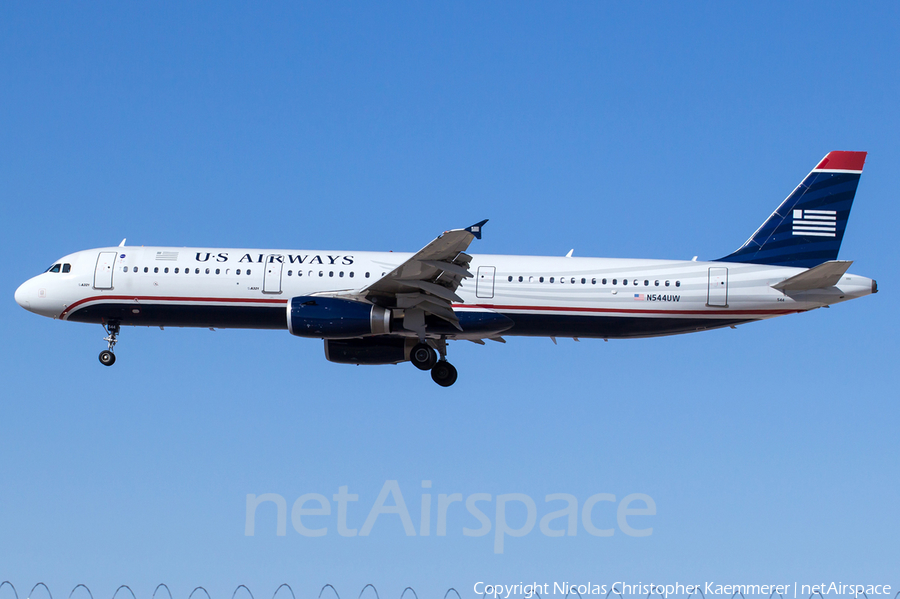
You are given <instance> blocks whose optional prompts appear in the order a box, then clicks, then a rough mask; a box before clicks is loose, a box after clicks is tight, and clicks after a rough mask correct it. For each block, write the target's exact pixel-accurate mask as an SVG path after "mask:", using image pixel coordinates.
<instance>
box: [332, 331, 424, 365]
mask: <svg viewBox="0 0 900 599" xmlns="http://www.w3.org/2000/svg"><path fill="white" fill-rule="evenodd" d="M413 344H415V340H414V339H408V338H407V339H404V338H403V337H378V338H369V339H326V340H325V359H327V360H328V361H329V362H337V363H338V364H399V363H400V362H406V361H408V360H409V352H410V350H411V349H412V346H413Z"/></svg>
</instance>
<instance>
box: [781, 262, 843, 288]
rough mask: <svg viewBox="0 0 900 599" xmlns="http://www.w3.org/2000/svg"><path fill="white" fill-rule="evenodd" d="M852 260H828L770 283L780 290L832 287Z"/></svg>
mask: <svg viewBox="0 0 900 599" xmlns="http://www.w3.org/2000/svg"><path fill="white" fill-rule="evenodd" d="M851 264H853V261H852V260H830V261H828V262H823V263H822V264H820V265H818V266H816V267H813V268H810V269H809V270H807V271H804V272H801V273H800V274H799V275H795V276H793V277H791V278H790V279H785V280H784V281H781V282H780V283H775V284H774V285H772V287H774V288H775V289H779V290H781V291H808V290H810V289H825V288H828V287H833V286H834V285H836V284H837V282H838V281H840V280H841V277H843V276H844V273H845V272H847V269H848V268H850V265H851Z"/></svg>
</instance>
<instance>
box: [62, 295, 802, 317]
mask: <svg viewBox="0 0 900 599" xmlns="http://www.w3.org/2000/svg"><path fill="white" fill-rule="evenodd" d="M98 301H127V302H131V301H136V302H138V303H140V302H142V301H147V302H190V303H231V304H265V305H279V304H281V305H285V304H287V303H288V300H285V299H276V298H265V297H261V298H260V297H257V298H241V297H168V296H133V295H97V296H93V297H88V298H85V299H82V300H78V301H77V302H75V303H74V304H72V305H71V306H69V307H68V308H66V309H65V310H64V311H63V313H62V314H60V318H65V317H66V316H67V315H68V314H70V313H71V312H72V311H73V310H75V309H76V308H78V307H79V306H81V305H83V304H86V303H88V302H98ZM453 307H454V308H483V309H486V310H497V311H501V312H502V311H505V310H516V311H534V312H580V313H588V314H672V315H676V316H680V315H684V316H694V315H703V316H713V315H719V314H721V315H727V316H734V315H739V314H749V315H758V316H780V315H783V314H793V313H796V312H802V310H728V309H721V310H719V309H709V310H648V309H639V308H587V307H577V306H576V307H572V306H514V305H503V304H454V305H453Z"/></svg>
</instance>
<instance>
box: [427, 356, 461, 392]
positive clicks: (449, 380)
mask: <svg viewBox="0 0 900 599" xmlns="http://www.w3.org/2000/svg"><path fill="white" fill-rule="evenodd" d="M457 376H458V373H457V372H456V367H455V366H453V364H451V363H450V362H447V361H446V360H441V361H440V362H438V363H437V364H435V365H434V368H432V369H431V379H432V380H433V381H434V382H435V383H437V384H438V385H440V386H441V387H449V386H450V385H452V384H453V383H455V382H456V377H457Z"/></svg>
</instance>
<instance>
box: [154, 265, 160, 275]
mask: <svg viewBox="0 0 900 599" xmlns="http://www.w3.org/2000/svg"><path fill="white" fill-rule="evenodd" d="M153 272H154V274H155V273H158V272H159V267H158V266H154V267H153Z"/></svg>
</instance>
